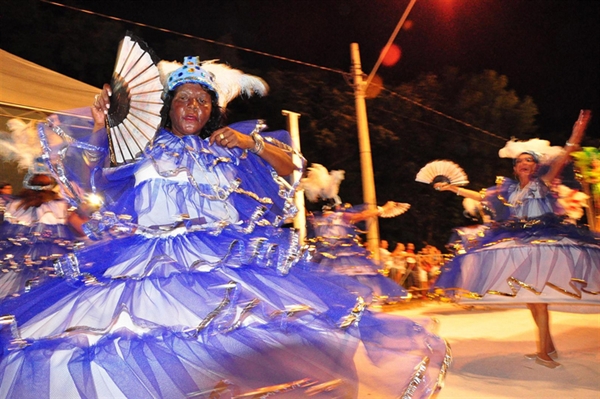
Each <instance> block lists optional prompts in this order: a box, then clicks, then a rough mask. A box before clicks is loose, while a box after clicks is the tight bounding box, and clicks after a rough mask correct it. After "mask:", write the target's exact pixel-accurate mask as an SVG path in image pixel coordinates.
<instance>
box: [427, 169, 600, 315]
mask: <svg viewBox="0 0 600 399" xmlns="http://www.w3.org/2000/svg"><path fill="white" fill-rule="evenodd" d="M483 203H484V204H485V205H486V207H487V208H488V209H490V210H491V211H492V213H493V215H494V220H495V221H494V222H492V223H490V224H486V225H481V226H476V227H467V228H458V229H456V230H455V232H454V235H453V238H452V239H451V240H450V243H449V246H450V247H452V248H453V249H454V250H455V251H456V257H455V258H454V259H453V260H452V261H450V262H449V263H447V264H446V265H444V266H443V267H442V270H441V274H440V276H439V277H438V279H437V281H436V282H435V285H434V287H433V293H434V294H435V295H442V296H446V297H450V298H452V299H453V300H457V301H459V300H460V301H463V302H464V301H465V300H467V299H474V300H475V301H474V302H472V303H480V304H496V303H499V304H505V303H512V304H515V303H521V304H522V303H535V302H544V303H551V304H568V305H574V304H575V305H600V295H599V294H600V237H598V235H597V234H594V233H592V232H590V231H589V229H587V227H586V226H578V225H575V224H573V223H571V222H569V221H567V220H566V219H565V218H564V217H561V216H558V215H557V214H556V212H559V211H560V210H559V209H558V207H557V205H556V204H555V200H554V197H553V196H552V193H551V192H550V190H549V189H548V188H547V187H546V185H545V184H544V183H543V182H542V181H541V180H534V181H532V182H531V183H530V184H529V185H527V186H525V187H523V188H521V187H520V186H519V184H518V182H516V181H514V180H511V179H504V181H503V183H502V184H499V185H498V186H496V187H492V188H490V189H488V190H487V191H486V196H485V199H484V200H483ZM589 310H591V309H589Z"/></svg>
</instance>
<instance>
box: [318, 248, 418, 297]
mask: <svg viewBox="0 0 600 399" xmlns="http://www.w3.org/2000/svg"><path fill="white" fill-rule="evenodd" d="M314 254H315V255H314V257H313V258H312V260H313V262H314V265H315V269H314V270H315V272H316V273H319V274H322V275H329V276H330V277H329V278H331V279H335V280H338V281H339V284H342V285H345V287H346V289H348V290H350V291H351V292H355V293H357V294H359V295H362V296H363V297H365V298H367V297H366V296H365V295H366V294H365V293H364V292H361V291H360V290H359V289H358V288H356V287H353V286H352V281H355V282H357V283H358V287H361V286H362V287H368V291H369V292H370V295H368V298H370V299H368V301H369V302H372V303H375V304H386V303H397V302H403V301H406V300H408V299H409V298H410V296H409V294H408V292H407V291H406V289H405V288H404V287H402V286H400V285H399V284H397V283H396V282H395V281H393V280H392V279H389V278H387V277H386V276H385V275H383V270H380V269H381V268H380V267H379V265H378V264H377V263H376V262H375V261H374V260H373V258H371V257H370V256H369V254H368V253H367V251H366V250H365V248H364V247H361V246H359V245H358V244H356V243H355V242H354V240H353V239H350V240H343V239H341V240H337V241H336V242H335V243H329V244H328V243H327V242H319V241H317V242H316V244H314ZM336 276H337V277H336ZM347 277H350V278H347Z"/></svg>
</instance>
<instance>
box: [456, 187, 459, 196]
mask: <svg viewBox="0 0 600 399" xmlns="http://www.w3.org/2000/svg"><path fill="white" fill-rule="evenodd" d="M459 193H460V187H459V188H457V189H456V195H460V194H459Z"/></svg>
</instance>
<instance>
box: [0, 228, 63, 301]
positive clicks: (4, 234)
mask: <svg viewBox="0 0 600 399" xmlns="http://www.w3.org/2000/svg"><path fill="white" fill-rule="evenodd" d="M74 245H75V238H74V236H73V233H72V232H71V231H70V230H69V228H68V227H67V226H65V225H61V224H44V223H36V224H33V225H25V224H16V223H15V224H13V223H9V222H4V223H2V224H1V225H0V300H2V299H3V298H5V297H9V296H19V295H21V294H23V293H25V292H28V291H29V290H30V289H31V288H33V287H34V286H36V285H38V284H40V283H41V282H43V281H44V280H45V279H46V278H47V277H48V276H49V275H52V274H53V273H54V266H53V263H54V261H55V260H56V259H59V258H60V257H62V256H63V255H65V254H67V253H70V252H72V251H73V246H74Z"/></svg>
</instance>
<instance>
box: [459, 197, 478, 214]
mask: <svg viewBox="0 0 600 399" xmlns="http://www.w3.org/2000/svg"><path fill="white" fill-rule="evenodd" d="M462 205H463V208H465V212H467V214H468V215H470V216H472V217H478V216H479V215H481V213H482V211H483V208H482V206H481V202H479V201H477V200H474V199H472V198H465V199H463V202H462Z"/></svg>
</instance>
